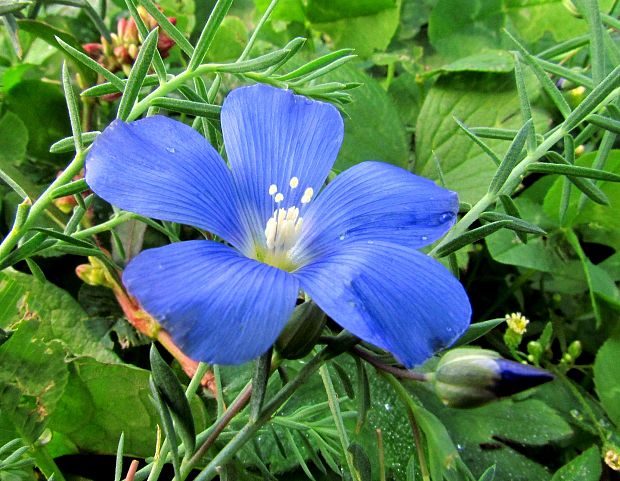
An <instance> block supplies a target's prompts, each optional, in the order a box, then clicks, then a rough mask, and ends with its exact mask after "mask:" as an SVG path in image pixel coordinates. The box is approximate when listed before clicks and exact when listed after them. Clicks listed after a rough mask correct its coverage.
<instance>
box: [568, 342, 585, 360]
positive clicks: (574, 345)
mask: <svg viewBox="0 0 620 481" xmlns="http://www.w3.org/2000/svg"><path fill="white" fill-rule="evenodd" d="M582 351H583V348H582V347H581V342H580V341H573V342H571V343H570V345H569V346H568V353H569V354H570V355H571V356H572V358H573V359H577V358H578V357H579V356H581V353H582Z"/></svg>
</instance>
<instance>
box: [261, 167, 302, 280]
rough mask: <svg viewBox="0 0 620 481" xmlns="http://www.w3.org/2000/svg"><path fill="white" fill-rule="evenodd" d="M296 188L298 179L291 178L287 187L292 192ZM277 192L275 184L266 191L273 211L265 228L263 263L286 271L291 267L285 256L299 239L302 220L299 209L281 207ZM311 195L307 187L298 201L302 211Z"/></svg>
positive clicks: (280, 197) (281, 199) (281, 201)
mask: <svg viewBox="0 0 620 481" xmlns="http://www.w3.org/2000/svg"><path fill="white" fill-rule="evenodd" d="M298 186H299V179H298V178H297V177H292V178H291V180H290V181H289V187H290V188H291V190H294V189H296V188H297V187H298ZM278 190H279V189H278V186H277V185H275V184H271V185H270V186H269V189H268V192H269V195H270V196H271V197H273V202H274V204H275V209H274V211H273V215H272V216H271V217H270V218H269V219H268V220H267V224H266V226H265V245H266V247H267V251H266V252H265V256H264V262H266V263H268V264H271V265H273V266H276V267H281V268H285V269H288V268H290V267H291V266H290V259H288V256H287V254H288V251H289V250H290V248H291V247H293V246H294V245H295V243H296V242H297V239H299V235H300V234H301V228H302V225H303V220H304V219H303V218H302V217H301V216H300V215H299V214H300V209H299V207H297V206H295V205H292V206H290V207H287V208H284V207H281V205H282V203H283V202H284V194H282V193H281V192H279V191H278ZM313 195H314V189H313V188H312V187H307V188H306V190H305V191H304V193H303V195H302V197H301V199H300V202H301V204H302V205H301V209H302V210H303V208H304V207H305V205H306V204H308V203H309V202H310V201H311V200H312V197H313Z"/></svg>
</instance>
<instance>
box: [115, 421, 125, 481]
mask: <svg viewBox="0 0 620 481" xmlns="http://www.w3.org/2000/svg"><path fill="white" fill-rule="evenodd" d="M124 452H125V433H124V432H123V433H121V437H120V438H119V440H118V447H117V448H116V466H115V469H114V481H121V477H122V476H123V455H124Z"/></svg>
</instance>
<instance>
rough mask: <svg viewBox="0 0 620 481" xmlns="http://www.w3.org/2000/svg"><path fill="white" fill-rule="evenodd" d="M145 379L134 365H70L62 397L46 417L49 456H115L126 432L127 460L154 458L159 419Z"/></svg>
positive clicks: (78, 361)
mask: <svg viewBox="0 0 620 481" xmlns="http://www.w3.org/2000/svg"><path fill="white" fill-rule="evenodd" d="M148 378H149V372H148V371H146V370H144V369H139V368H137V367H134V366H129V365H123V364H115V365H112V364H102V363H99V362H97V361H95V360H94V359H88V358H79V359H76V360H75V361H73V362H72V363H71V364H70V372H69V381H68V384H67V387H66V388H65V393H64V395H63V397H62V398H61V399H60V401H59V403H58V405H57V407H56V411H55V412H54V413H53V415H52V416H51V418H50V424H49V427H50V429H52V431H54V436H53V438H52V441H51V443H50V444H49V446H48V449H49V450H50V452H51V453H52V454H53V455H56V456H58V455H62V454H67V453H74V452H77V451H78V450H79V449H86V450H88V451H90V452H94V453H102V454H113V453H115V452H116V448H117V442H118V437H119V436H120V434H121V432H124V433H125V454H126V455H128V456H132V455H133V456H149V455H152V454H153V447H154V446H155V434H156V431H157V428H156V425H157V422H158V418H157V415H156V414H155V409H154V407H153V405H152V404H151V402H150V401H149V389H148Z"/></svg>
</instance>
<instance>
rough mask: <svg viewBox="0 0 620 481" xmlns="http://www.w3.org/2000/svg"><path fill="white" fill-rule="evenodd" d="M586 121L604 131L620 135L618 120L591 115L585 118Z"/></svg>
mask: <svg viewBox="0 0 620 481" xmlns="http://www.w3.org/2000/svg"><path fill="white" fill-rule="evenodd" d="M586 121H587V122H590V123H591V124H594V125H597V126H599V127H601V128H603V129H605V130H609V131H610V132H613V133H614V134H620V121H618V120H614V119H610V118H609V117H605V116H603V115H598V114H591V115H588V116H587V117H586Z"/></svg>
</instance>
